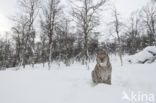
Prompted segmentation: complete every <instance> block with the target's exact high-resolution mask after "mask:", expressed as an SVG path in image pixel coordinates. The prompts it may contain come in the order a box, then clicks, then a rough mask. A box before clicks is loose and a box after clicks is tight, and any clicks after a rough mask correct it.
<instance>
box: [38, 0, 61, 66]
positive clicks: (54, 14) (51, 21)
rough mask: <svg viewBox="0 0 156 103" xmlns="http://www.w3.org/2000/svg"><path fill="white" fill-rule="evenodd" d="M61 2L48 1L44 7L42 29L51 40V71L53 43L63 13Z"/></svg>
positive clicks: (57, 0) (49, 63)
mask: <svg viewBox="0 0 156 103" xmlns="http://www.w3.org/2000/svg"><path fill="white" fill-rule="evenodd" d="M59 4H60V0H48V2H47V4H46V5H45V6H44V7H43V16H42V20H41V28H42V30H43V32H44V33H45V36H48V39H49V62H48V65H49V69H50V65H51V62H52V45H53V44H52V43H53V42H52V41H53V37H54V30H55V27H56V25H57V22H58V19H59V14H60V11H61V6H60V5H59Z"/></svg>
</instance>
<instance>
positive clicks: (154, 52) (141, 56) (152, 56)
mask: <svg viewBox="0 0 156 103" xmlns="http://www.w3.org/2000/svg"><path fill="white" fill-rule="evenodd" d="M126 61H128V62H130V63H141V64H144V63H153V62H155V61H156V46H149V47H146V48H145V49H143V50H142V51H140V52H138V53H136V54H134V55H131V56H128V57H127V60H126Z"/></svg>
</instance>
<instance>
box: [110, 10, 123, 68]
mask: <svg viewBox="0 0 156 103" xmlns="http://www.w3.org/2000/svg"><path fill="white" fill-rule="evenodd" d="M118 15H119V13H118V12H117V9H116V8H115V9H114V10H113V17H114V20H113V22H112V24H113V25H114V29H115V33H116V36H117V41H118V49H119V56H120V62H121V66H122V65H123V60H122V49H121V39H120V30H121V26H122V23H121V22H120V21H119V18H118Z"/></svg>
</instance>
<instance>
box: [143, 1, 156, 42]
mask: <svg viewBox="0 0 156 103" xmlns="http://www.w3.org/2000/svg"><path fill="white" fill-rule="evenodd" d="M140 16H141V18H142V22H143V24H144V25H145V28H147V32H148V34H149V36H150V38H151V40H150V41H151V45H152V44H153V43H154V42H155V41H156V34H155V33H156V29H155V28H156V6H155V5H154V4H147V5H146V6H144V7H143V8H142V10H141V15H140Z"/></svg>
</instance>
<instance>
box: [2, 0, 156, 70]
mask: <svg viewBox="0 0 156 103" xmlns="http://www.w3.org/2000/svg"><path fill="white" fill-rule="evenodd" d="M154 2H155V1H151V2H149V3H147V4H146V5H145V6H143V7H142V8H141V9H139V10H137V11H134V12H132V14H131V15H130V17H129V18H126V20H125V21H123V19H122V15H120V13H119V11H118V10H117V9H116V8H115V7H114V6H113V5H111V4H109V0H97V1H93V0H77V1H74V0H69V6H70V10H69V11H67V10H66V9H65V6H67V5H63V3H61V0H46V1H42V0H19V1H18V2H17V4H18V8H19V12H17V14H16V15H13V16H11V17H10V21H11V22H12V28H11V31H10V32H7V33H6V37H4V38H2V39H0V69H1V70H3V69H6V68H9V67H18V66H23V67H25V65H28V64H31V65H32V67H33V66H34V65H35V64H39V63H42V64H43V66H44V63H48V65H49V68H50V65H51V63H52V62H54V61H55V62H58V63H59V62H63V63H64V64H66V66H70V64H72V63H73V62H80V63H82V64H85V63H87V62H89V61H92V60H94V59H95V55H96V52H97V51H100V50H105V51H107V52H108V54H115V55H119V57H120V60H121V64H122V56H123V55H126V54H128V55H133V54H135V53H137V52H139V51H141V50H143V49H144V48H145V47H147V46H155V45H156V5H155V3H154ZM108 5H109V6H108ZM107 10H110V11H111V20H110V22H107V21H105V22H101V20H102V19H103V18H105V17H104V16H102V17H101V16H100V13H107V12H106V11H107ZM101 24H105V25H106V26H107V28H109V29H107V30H105V29H104V30H105V32H100V31H98V30H97V28H99V26H100V27H101ZM103 28H104V27H103ZM8 36H10V38H8ZM106 36H107V37H109V38H112V39H111V40H107V38H105V37H106ZM100 38H103V39H102V40H100Z"/></svg>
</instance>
